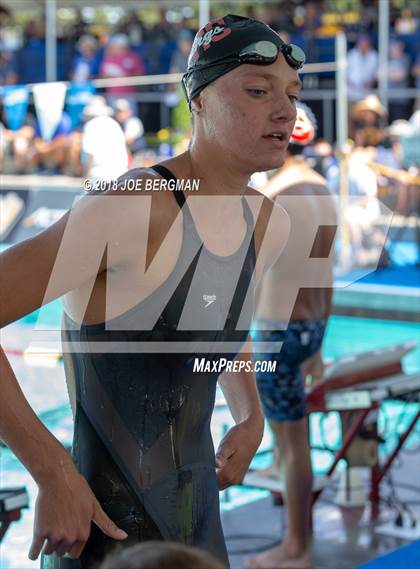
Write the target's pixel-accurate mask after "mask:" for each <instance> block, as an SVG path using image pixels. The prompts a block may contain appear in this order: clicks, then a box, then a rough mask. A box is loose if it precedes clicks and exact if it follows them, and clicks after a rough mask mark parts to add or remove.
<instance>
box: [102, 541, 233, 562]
mask: <svg viewBox="0 0 420 569" xmlns="http://www.w3.org/2000/svg"><path fill="white" fill-rule="evenodd" d="M99 569H226V568H225V567H224V565H222V564H221V563H220V562H219V561H216V559H215V558H214V557H212V556H211V555H210V554H209V553H207V552H205V551H201V550H200V549H197V548H195V547H189V546H186V545H182V544H180V543H169V542H162V541H147V542H144V543H138V544H137V545H133V546H132V547H127V548H124V549H122V550H119V551H118V552H117V553H114V554H113V555H111V556H108V557H107V558H106V559H105V561H104V562H103V563H102V565H101V566H100V567H99Z"/></svg>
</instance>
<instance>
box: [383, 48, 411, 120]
mask: <svg viewBox="0 0 420 569" xmlns="http://www.w3.org/2000/svg"><path fill="white" fill-rule="evenodd" d="M409 82H410V58H409V57H408V55H407V54H406V53H404V43H403V42H402V41H401V40H399V39H392V40H391V42H390V44H389V59H388V89H389V91H390V93H391V95H392V92H393V91H394V90H395V89H404V88H406V87H408V86H409ZM408 105H409V102H408V101H407V99H406V98H401V99H394V98H390V100H389V121H390V122H393V121H394V120H397V119H405V118H407V117H408V115H409V108H408Z"/></svg>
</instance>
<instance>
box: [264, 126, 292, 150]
mask: <svg viewBox="0 0 420 569" xmlns="http://www.w3.org/2000/svg"><path fill="white" fill-rule="evenodd" d="M263 138H265V139H266V140H269V141H270V142H271V144H273V145H274V146H275V147H276V148H284V147H285V146H287V144H288V142H289V140H288V133H286V132H285V131H280V130H279V131H275V132H272V133H270V134H266V135H264V136H263Z"/></svg>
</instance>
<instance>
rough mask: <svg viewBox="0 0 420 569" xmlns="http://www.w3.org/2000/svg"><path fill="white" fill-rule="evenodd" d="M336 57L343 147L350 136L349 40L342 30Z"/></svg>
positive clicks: (338, 120) (338, 117) (340, 143)
mask: <svg viewBox="0 0 420 569" xmlns="http://www.w3.org/2000/svg"><path fill="white" fill-rule="evenodd" d="M335 59H336V61H337V71H336V74H335V89H336V103H337V104H336V123H337V127H336V128H337V146H338V148H339V149H342V148H343V146H344V144H345V142H346V140H347V138H348V101H347V41H346V36H345V35H344V34H343V33H342V32H341V33H339V34H337V37H336V40H335Z"/></svg>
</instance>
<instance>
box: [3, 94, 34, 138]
mask: <svg viewBox="0 0 420 569" xmlns="http://www.w3.org/2000/svg"><path fill="white" fill-rule="evenodd" d="M2 97H3V107H4V116H5V119H6V125H7V127H8V128H10V130H19V129H20V128H21V126H22V125H23V123H24V121H25V117H26V112H27V110H28V101H29V89H28V87H26V85H6V86H4V87H3V88H2Z"/></svg>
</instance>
